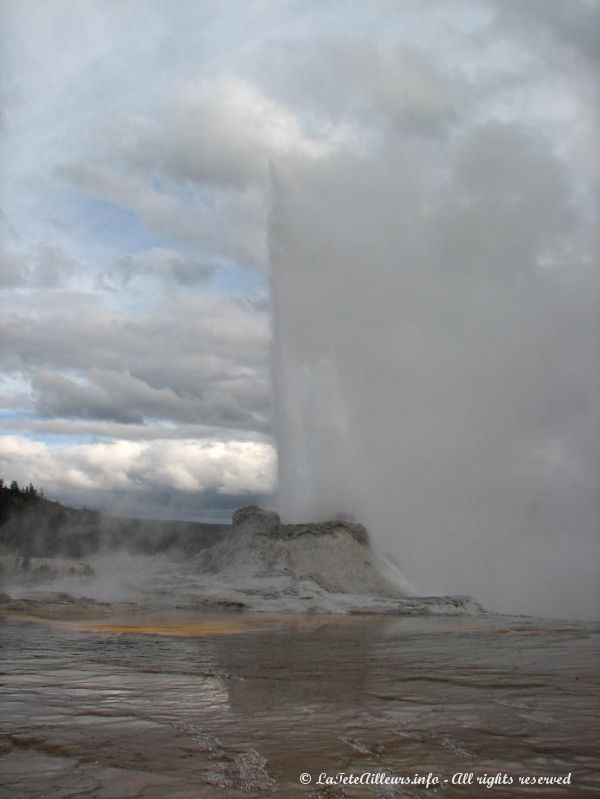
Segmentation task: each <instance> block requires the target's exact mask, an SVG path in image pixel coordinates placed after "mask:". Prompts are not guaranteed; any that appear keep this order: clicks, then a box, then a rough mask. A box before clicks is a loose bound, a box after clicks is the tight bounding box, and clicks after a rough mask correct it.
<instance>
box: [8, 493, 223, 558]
mask: <svg viewBox="0 0 600 799" xmlns="http://www.w3.org/2000/svg"><path fill="white" fill-rule="evenodd" d="M226 529H228V525H223V524H203V523H200V522H176V521H172V522H171V521H151V520H147V519H120V518H117V517H114V516H108V515H106V514H103V513H100V512H99V511H96V510H89V509H87V508H83V509H77V508H69V507H66V506H65V505H61V504H60V502H53V501H51V500H48V499H46V498H45V497H44V496H43V495H42V494H41V493H40V492H39V491H37V490H36V489H35V488H34V487H33V486H32V485H31V484H30V485H29V486H27V487H26V488H20V487H19V486H18V485H17V483H16V482H14V481H13V483H11V485H10V486H6V485H4V483H3V482H0V554H1V553H2V552H4V553H16V554H18V555H20V556H21V557H24V558H28V557H46V558H47V557H53V556H54V557H55V556H63V557H69V558H83V557H86V556H89V555H92V554H94V553H95V552H99V551H105V550H108V549H111V550H114V549H120V550H125V551H127V552H132V553H138V554H144V555H154V554H156V553H159V552H170V553H173V554H175V553H181V554H183V555H192V554H194V553H196V552H199V551H200V550H201V549H203V548H204V547H206V546H207V545H209V544H211V543H213V542H214V541H215V540H216V539H217V538H218V537H219V536H220V535H221V534H222V532H223V531H224V530H226Z"/></svg>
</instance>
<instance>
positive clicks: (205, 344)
mask: <svg viewBox="0 0 600 799" xmlns="http://www.w3.org/2000/svg"><path fill="white" fill-rule="evenodd" d="M268 335H269V332H268V322H267V318H266V315H265V313H264V312H258V313H257V312H255V311H254V310H253V308H252V305H251V303H249V302H243V301H239V300H235V299H233V298H231V299H225V298H221V297H218V296H211V295H196V296H193V297H192V296H190V297H183V298H179V300H178V301H177V303H176V306H174V307H173V308H170V309H168V310H161V309H154V311H152V312H150V313H149V314H143V315H138V316H135V315H134V316H132V315H130V314H129V313H116V312H111V311H109V309H108V308H105V307H102V306H101V305H97V306H96V307H95V308H94V309H93V310H90V309H89V308H83V309H82V310H81V312H78V311H77V310H76V309H75V310H71V312H70V313H69V314H68V315H67V314H62V313H61V314H60V315H54V314H45V315H43V316H41V317H39V316H38V317H34V318H32V317H30V316H25V315H17V314H12V315H10V316H8V317H7V318H6V319H5V321H4V323H3V325H2V342H3V344H2V349H1V351H0V359H1V361H2V363H3V364H4V368H5V369H6V370H8V371H13V372H16V373H23V374H27V375H30V376H31V378H32V385H33V398H34V407H35V409H36V411H37V412H38V413H40V414H42V415H44V416H49V417H62V418H71V417H73V418H79V419H97V420H105V421H106V420H110V421H115V422H121V423H123V422H125V423H138V424H139V423H141V422H142V421H146V420H152V419H160V420H167V421H170V422H183V423H188V424H189V423H196V424H205V425H212V426H214V427H227V428H232V427H235V428H238V429H244V428H249V429H257V430H266V429H268V426H269V421H268V419H269V393H270V390H269V383H268V371H267V342H268ZM190 342H193V343H194V346H193V347H190Z"/></svg>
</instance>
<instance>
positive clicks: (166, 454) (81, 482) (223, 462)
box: [0, 436, 275, 510]
mask: <svg viewBox="0 0 600 799" xmlns="http://www.w3.org/2000/svg"><path fill="white" fill-rule="evenodd" d="M274 467H275V453H274V448H273V446H272V445H270V444H267V443H261V442H252V441H227V442H223V441H198V440H183V441H163V440H155V441H152V442H132V441H117V442H111V443H94V444H79V445H71V446H63V447H60V448H51V447H49V446H48V445H47V444H44V443H42V442H39V441H30V440H28V439H25V438H22V437H19V436H1V437H0V468H1V469H2V472H3V474H9V475H10V476H11V479H16V480H17V481H21V482H23V483H25V482H28V481H30V480H32V481H33V482H34V483H35V484H37V485H42V486H44V489H45V491H46V494H50V495H54V496H65V495H67V496H69V495H71V496H72V495H73V494H76V493H77V491H78V490H81V491H83V492H84V494H82V496H83V495H85V496H86V497H87V496H89V495H93V493H94V492H95V491H98V492H104V494H109V495H110V494H112V495H113V497H115V498H116V497H117V496H118V497H120V499H119V500H118V503H119V506H120V507H119V509H120V510H123V508H124V507H126V502H125V503H124V502H123V499H122V497H123V495H125V496H127V494H131V495H132V496H133V497H140V496H141V497H150V496H151V494H152V493H153V492H156V491H158V492H160V493H168V492H169V491H174V492H183V493H188V494H198V495H202V494H210V493H211V492H212V493H213V494H217V495H219V494H221V495H223V496H226V497H233V496H236V497H244V495H251V496H256V495H261V494H267V493H269V492H271V491H272V490H273V480H274ZM114 501H115V504H116V503H117V499H115V500H114ZM149 501H150V500H149Z"/></svg>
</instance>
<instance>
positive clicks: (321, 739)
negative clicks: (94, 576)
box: [0, 613, 600, 799]
mask: <svg viewBox="0 0 600 799" xmlns="http://www.w3.org/2000/svg"><path fill="white" fill-rule="evenodd" d="M0 653H1V654H0V657H1V659H2V661H1V672H2V676H1V683H2V685H1V688H0V733H1V737H0V754H1V756H0V785H1V786H2V788H0V796H2V797H7V798H9V797H10V799H21V798H22V799H29V798H30V797H31V799H33V797H52V798H53V799H66V797H98V799H116V798H117V797H119V799H125V798H128V797H140V798H141V797H145V798H146V799H150V798H152V799H184V798H185V799H198V798H202V797H215V798H216V799H219V798H220V797H223V798H224V797H241V796H246V797H247V796H253V795H254V796H269V795H274V796H281V797H292V798H293V797H343V796H350V797H353V796H364V797H413V798H414V797H426V796H431V797H433V796H436V795H439V796H447V797H478V796H494V797H511V798H512V799H514V797H520V796H546V797H558V796H565V797H566V796H569V797H580V796H594V795H600V777H599V773H598V767H599V762H598V756H597V751H598V747H597V742H598V740H600V729H599V727H600V724H599V717H600V713H599V712H598V711H599V710H600V707H599V699H598V697H599V692H598V687H599V686H598V671H599V665H600V634H599V629H598V626H594V625H590V624H578V623H568V622H551V621H542V620H539V619H526V618H508V617H497V616H496V617H494V616H484V617H465V618H448V619H445V618H430V619H427V618H401V619H390V618H371V617H356V618H352V617H327V618H318V617H290V616H288V617H284V616H279V617H278V616H275V617H273V616H265V615H260V616H252V615H249V614H239V613H238V614H235V613H231V614H228V615H223V614H221V615H206V614H205V615H202V616H200V615H195V616H193V615H190V614H187V615H185V616H183V615H182V616H179V617H175V616H173V615H170V616H168V617H167V616H163V617H161V616H160V615H159V616H157V615H154V616H152V617H143V616H140V615H139V614H138V615H136V616H135V617H131V618H128V617H126V616H121V617H117V618H106V617H103V618H101V619H95V620H89V619H88V620H86V619H77V620H70V621H62V622H51V621H48V620H44V621H40V620H37V621H36V620H32V619H25V618H22V617H21V618H19V617H18V616H13V617H11V616H8V617H5V618H4V619H2V620H0ZM339 772H344V773H345V774H346V775H350V774H355V775H360V774H363V773H367V772H368V773H371V774H382V773H384V772H385V774H386V775H388V776H389V777H392V776H404V777H414V775H415V773H418V774H419V775H425V776H426V775H427V774H428V773H431V774H433V775H434V776H436V777H437V779H439V781H440V782H439V784H430V787H428V788H427V787H425V785H402V786H400V785H392V784H389V783H388V784H387V785H385V784H381V783H380V784H379V785H373V784H370V785H367V784H363V785H360V786H351V785H338V786H336V787H332V786H329V787H327V786H319V785H318V784H317V783H318V780H319V774H321V773H325V774H327V775H329V776H330V777H334V776H335V775H336V774H337V773H339ZM301 773H308V774H310V775H311V783H310V785H306V786H305V785H301V784H300V781H299V776H300V774H301ZM455 774H466V775H467V777H465V778H462V779H465V780H468V779H469V777H468V775H472V776H471V777H470V779H471V781H472V782H471V784H468V785H457V784H452V777H453V775H455ZM498 774H500V775H507V776H510V777H511V778H512V779H513V780H514V783H513V784H512V785H502V784H494V785H493V787H491V788H487V787H485V784H482V783H480V784H478V783H477V778H478V777H480V778H483V777H484V775H487V777H488V778H495V777H496V775H498ZM569 774H570V777H568V779H569V780H570V782H571V784H570V786H561V785H556V784H555V785H547V786H546V785H544V786H539V785H538V786H525V785H520V784H518V782H517V780H518V777H519V776H528V777H540V776H554V777H562V778H564V777H566V775H569ZM305 779H306V778H305ZM444 780H448V782H444Z"/></svg>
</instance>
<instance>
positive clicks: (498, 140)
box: [0, 0, 600, 617]
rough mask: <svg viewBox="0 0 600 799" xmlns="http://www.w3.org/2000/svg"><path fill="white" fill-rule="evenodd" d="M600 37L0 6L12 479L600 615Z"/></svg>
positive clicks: (481, 591) (408, 12) (518, 20)
mask: <svg viewBox="0 0 600 799" xmlns="http://www.w3.org/2000/svg"><path fill="white" fill-rule="evenodd" d="M598 18H599V6H598V2H597V0H569V2H566V1H563V0H444V2H439V1H438V0H431V2H428V3H423V2H421V1H420V0H418V1H417V0H397V1H396V2H387V0H373V2H368V3H367V2H363V3H355V2H348V1H344V2H341V0H326V1H325V2H311V1H310V0H309V1H308V2H303V3H298V2H295V0H277V1H276V2H275V1H273V2H270V1H269V0H265V1H264V2H263V0H260V1H257V2H251V3H241V2H239V0H220V2H213V0H194V1H193V2H192V0H178V2H177V3H176V4H172V3H168V2H166V0H143V2H142V1H141V0H140V1H138V0H123V1H122V2H119V3H111V2H106V0H98V1H96V0H81V2H79V1H78V2H75V0H48V1H47V2H44V3H39V2H31V1H30V0H3V1H2V2H0V22H1V23H2V24H1V25H0V30H1V33H0V37H1V38H0V71H1V74H2V78H1V80H0V104H1V111H2V114H1V120H0V122H1V132H0V159H1V163H2V182H1V183H0V234H1V242H0V244H1V257H0V316H1V319H0V364H1V375H0V421H1V423H2V431H1V432H2V434H1V435H0V476H2V477H4V478H5V479H6V480H9V481H10V480H12V479H17V480H18V481H19V483H20V484H22V483H28V482H29V480H32V481H33V482H34V483H35V484H36V485H38V486H39V487H41V488H43V489H44V491H45V493H46V496H48V497H51V498H53V499H60V500H63V501H65V502H69V503H72V504H76V505H80V504H83V503H85V504H87V505H89V506H90V507H95V508H100V509H102V510H107V511H110V512H112V513H119V514H122V515H137V516H146V517H157V518H159V517H160V518H179V519H190V520H199V519H204V520H212V519H220V520H226V519H227V518H228V517H229V516H230V514H231V511H232V509H233V508H235V507H237V506H240V505H244V504H248V503H250V502H260V503H262V504H267V505H268V504H272V505H275V504H277V505H278V506H279V507H280V509H281V511H282V513H283V515H284V516H287V517H288V518H290V519H299V518H302V519H303V520H305V519H308V518H323V517H324V516H329V515H331V514H335V513H347V514H354V515H356V516H357V517H358V518H359V519H360V520H361V521H364V522H365V523H366V524H367V525H368V526H369V528H370V530H371V532H372V535H373V538H374V540H375V543H376V546H377V547H378V548H379V549H381V550H383V551H391V552H392V553H393V554H394V555H395V556H396V558H397V559H398V561H399V563H400V564H401V567H402V569H403V571H404V573H405V575H406V577H407V578H408V579H409V581H410V582H412V583H413V584H414V586H415V588H416V589H417V590H418V591H421V592H426V593H442V592H454V593H469V594H473V595H475V596H476V597H477V598H478V599H479V600H481V602H483V603H484V604H485V605H487V606H488V607H490V608H491V609H498V610H514V611H519V612H531V613H542V614H546V615H558V616H573V615H576V616H586V617H589V616H594V617H597V615H598V607H599V604H598V603H599V598H598V589H597V585H598V583H599V582H600V581H599V580H598V577H599V571H600V567H599V559H600V556H599V543H598V527H599V521H600V509H599V507H598V491H597V489H598V482H599V481H598V478H599V467H598V451H599V449H598V445H599V443H600V441H599V430H598V400H599V398H600V386H599V378H598V361H599V357H598V356H599V355H600V353H599V349H600V331H599V329H598V328H599V310H598V299H599V288H598V268H597V262H598V242H597V238H596V237H597V192H598V178H599V169H600V164H599V158H598V146H597V142H598V132H599V131H598V118H597V113H598V81H597V75H598V58H597V53H598ZM272 332H274V334H275V336H274V338H273V336H272V335H271V334H272ZM270 355H271V362H270V360H269V358H270ZM271 366H272V369H271ZM272 386H273V388H274V392H272V390H271V388H272ZM272 394H274V400H275V401H274V403H273V402H272ZM277 471H278V480H277V478H276V473H277ZM277 482H278V483H279V485H277Z"/></svg>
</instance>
